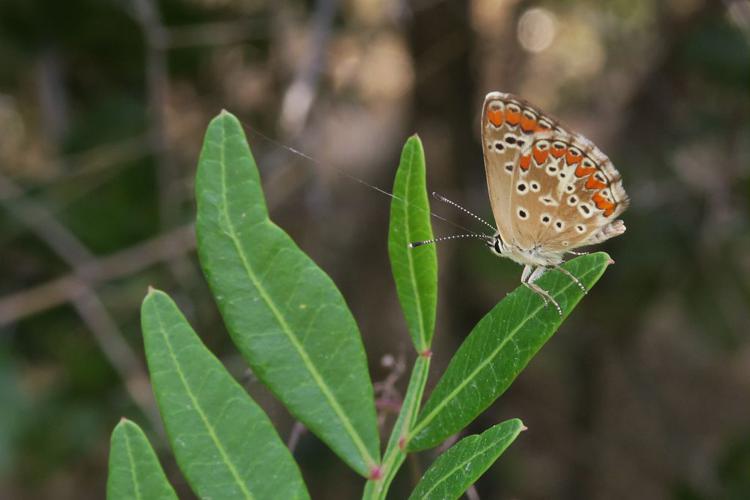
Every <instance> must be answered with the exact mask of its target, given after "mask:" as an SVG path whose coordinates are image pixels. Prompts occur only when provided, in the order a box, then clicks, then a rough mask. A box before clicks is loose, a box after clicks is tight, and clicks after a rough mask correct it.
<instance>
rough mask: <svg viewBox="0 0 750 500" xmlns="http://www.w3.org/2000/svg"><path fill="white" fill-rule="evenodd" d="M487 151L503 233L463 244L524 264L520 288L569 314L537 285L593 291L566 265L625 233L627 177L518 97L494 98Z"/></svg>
mask: <svg viewBox="0 0 750 500" xmlns="http://www.w3.org/2000/svg"><path fill="white" fill-rule="evenodd" d="M482 148H483V151H484V167H485V171H486V173H487V187H488V189H489V195H490V204H491V205H492V212H493V214H494V216H495V222H496V223H497V229H496V231H495V233H494V235H493V236H492V237H491V238H490V237H488V236H481V235H476V234H471V235H459V236H458V237H462V236H474V237H480V238H482V239H485V241H486V242H487V245H488V246H489V247H490V248H491V249H492V251H493V252H494V253H495V254H497V255H499V256H502V257H507V258H509V259H511V260H513V261H515V262H518V263H519V264H522V265H523V266H524V269H523V273H522V275H521V282H522V283H523V284H524V285H526V286H527V287H529V288H530V289H531V290H533V291H534V292H536V293H537V294H538V295H540V296H541V297H542V299H544V302H545V304H548V303H552V304H553V305H554V306H555V308H556V309H557V311H558V313H560V314H562V310H561V308H560V306H559V304H558V303H557V302H556V301H555V300H554V299H553V298H552V296H551V295H550V294H549V293H548V292H547V291H546V290H544V289H542V288H541V287H540V286H539V285H538V284H537V283H536V281H537V279H539V277H540V276H541V275H542V274H543V273H544V272H545V271H546V270H547V269H550V268H552V269H557V270H559V271H560V272H562V273H564V274H566V275H567V276H569V277H570V278H571V279H572V280H573V281H574V282H575V283H576V284H577V285H578V286H579V287H581V289H583V291H584V292H585V291H586V288H585V287H584V286H583V284H582V283H581V282H580V281H579V280H578V278H576V277H575V276H573V275H572V274H571V273H570V272H568V271H567V270H566V269H564V268H562V267H560V264H561V263H562V262H563V258H564V256H565V254H577V252H575V251H574V250H575V249H576V248H580V247H584V246H588V245H593V244H597V243H601V242H603V241H605V240H608V239H609V238H613V237H615V236H618V235H620V234H622V233H624V232H625V224H624V223H623V221H622V220H619V219H617V216H618V215H620V214H621V213H622V212H623V211H624V210H625V209H626V208H627V206H628V195H627V194H626V193H625V189H623V187H622V180H621V177H620V174H619V173H618V172H617V170H616V169H615V167H614V166H613V165H612V162H610V161H609V158H607V156H606V155H605V154H604V153H602V152H601V151H600V150H599V148H597V147H596V146H595V145H594V144H593V143H592V142H591V141H589V140H588V139H586V138H585V137H583V136H582V135H580V134H576V133H574V132H571V131H570V130H568V129H567V128H565V127H563V126H562V125H561V124H560V123H559V122H558V121H557V120H555V119H554V118H552V117H550V116H549V115H547V114H545V113H543V112H542V111H541V110H539V109H538V108H537V107H535V106H533V105H531V104H529V103H528V102H526V101H524V100H523V99H520V98H518V97H516V96H514V95H512V94H505V93H501V92H491V93H489V94H487V97H486V98H485V99H484V107H483V108H482ZM436 196H437V197H438V199H441V200H442V201H446V202H448V203H451V204H452V205H454V206H457V207H458V208H459V209H461V210H463V211H465V212H467V213H470V212H468V210H466V209H464V208H463V207H460V206H458V205H457V204H455V203H453V202H451V201H449V200H446V199H445V198H443V197H442V196H439V195H436ZM471 215H473V214H471ZM473 216H474V217H475V218H477V219H479V217H477V216H475V215H473ZM479 220H481V219H479ZM482 222H484V221H482ZM484 223H485V224H487V225H488V226H490V227H492V226H491V225H490V224H488V223H486V222H484ZM493 229H494V227H493ZM448 238H452V237H448ZM448 238H437V239H436V240H437V241H440V240H441V239H448ZM431 242H432V241H430V242H420V244H424V243H431Z"/></svg>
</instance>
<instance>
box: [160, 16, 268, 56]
mask: <svg viewBox="0 0 750 500" xmlns="http://www.w3.org/2000/svg"><path fill="white" fill-rule="evenodd" d="M266 26H267V22H265V21H263V22H257V21H254V20H248V19H242V20H239V21H226V22H215V23H201V24H196V25H190V26H174V27H165V28H164V33H165V35H166V38H165V40H164V44H165V48H169V49H177V48H186V47H196V46H210V45H232V44H235V43H239V42H244V41H247V40H254V39H259V38H266V37H267V36H268V32H267V31H268V30H267V29H266Z"/></svg>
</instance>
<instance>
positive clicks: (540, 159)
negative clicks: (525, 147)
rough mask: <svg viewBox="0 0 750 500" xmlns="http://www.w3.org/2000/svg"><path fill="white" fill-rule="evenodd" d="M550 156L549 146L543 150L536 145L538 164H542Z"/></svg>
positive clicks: (535, 156)
mask: <svg viewBox="0 0 750 500" xmlns="http://www.w3.org/2000/svg"><path fill="white" fill-rule="evenodd" d="M548 156H549V148H547V149H545V150H544V151H542V150H541V149H538V148H536V147H534V161H535V162H536V164H537V165H541V164H542V163H544V162H545V161H547V157H548Z"/></svg>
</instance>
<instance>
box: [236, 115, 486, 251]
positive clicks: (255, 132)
mask: <svg viewBox="0 0 750 500" xmlns="http://www.w3.org/2000/svg"><path fill="white" fill-rule="evenodd" d="M241 123H242V124H243V125H244V126H245V128H246V129H247V130H249V131H250V133H251V134H253V135H256V136H258V137H260V138H261V139H263V140H264V141H267V142H269V143H271V144H273V145H275V146H278V147H280V148H283V149H286V150H287V151H289V152H291V153H293V154H295V155H297V156H300V157H302V158H304V159H306V160H308V161H310V162H312V163H314V164H315V165H317V166H319V167H327V168H331V169H332V170H335V171H336V172H337V173H338V174H340V175H343V176H344V177H347V178H349V179H351V180H353V181H354V182H357V183H359V184H362V185H363V186H366V187H368V188H370V189H372V190H374V191H377V192H378V193H381V194H384V195H385V196H388V197H389V198H393V199H394V200H398V201H400V202H401V203H403V204H404V205H406V206H409V202H407V201H406V200H405V199H403V198H401V197H400V196H396V195H395V194H393V193H390V192H388V191H386V190H385V189H382V188H380V187H378V186H375V185H374V184H370V183H369V182H367V181H365V180H364V179H360V178H359V177H357V176H355V175H352V174H350V173H349V172H347V171H346V170H343V169H340V168H338V167H335V166H333V165H327V166H326V165H323V163H321V162H320V161H318V160H316V159H315V158H313V157H312V156H310V155H308V154H306V153H304V152H302V151H300V150H298V149H295V148H293V147H292V146H288V145H286V144H284V143H282V142H279V141H277V140H276V139H273V138H272V137H270V136H268V135H266V134H264V133H263V132H261V131H260V130H258V129H255V128H253V127H250V126H249V125H248V124H246V123H244V122H241ZM416 208H417V210H421V211H424V212H427V213H429V214H430V216H432V217H434V218H435V219H438V220H441V221H443V222H446V223H448V224H450V225H451V226H453V227H456V228H458V229H460V230H462V231H466V232H468V233H471V234H476V233H474V232H473V231H472V230H471V229H469V228H466V227H464V226H462V225H461V224H458V223H456V222H453V221H452V220H449V219H446V218H445V217H443V216H441V215H438V214H436V213H435V212H432V211H429V210H425V209H423V208H422V207H416ZM493 229H494V228H493ZM477 236H479V235H477ZM483 237H485V238H489V235H484V236H483Z"/></svg>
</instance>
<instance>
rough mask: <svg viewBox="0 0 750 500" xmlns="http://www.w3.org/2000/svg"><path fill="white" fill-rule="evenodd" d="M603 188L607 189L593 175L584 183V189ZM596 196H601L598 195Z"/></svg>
mask: <svg viewBox="0 0 750 500" xmlns="http://www.w3.org/2000/svg"><path fill="white" fill-rule="evenodd" d="M605 187H607V185H606V184H605V183H603V182H602V181H600V180H599V179H597V178H596V177H594V176H593V175H592V176H591V177H589V180H587V181H586V189H604V188H605ZM596 194H597V195H599V196H601V195H600V194H599V193H596ZM597 206H598V205H597Z"/></svg>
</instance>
